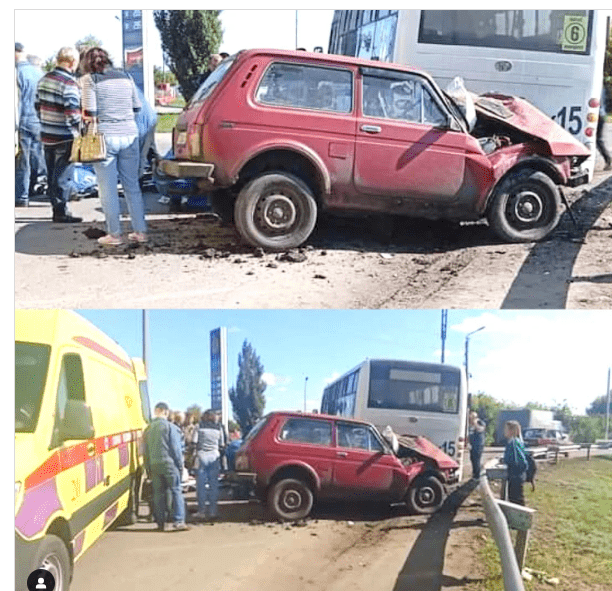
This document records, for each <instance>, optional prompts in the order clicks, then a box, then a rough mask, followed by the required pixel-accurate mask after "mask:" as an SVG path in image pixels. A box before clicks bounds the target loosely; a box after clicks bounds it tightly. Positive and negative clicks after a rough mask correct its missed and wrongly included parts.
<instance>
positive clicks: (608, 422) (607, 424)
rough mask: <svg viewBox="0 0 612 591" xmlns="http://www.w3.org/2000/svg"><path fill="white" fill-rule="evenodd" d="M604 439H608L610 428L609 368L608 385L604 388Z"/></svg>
mask: <svg viewBox="0 0 612 591" xmlns="http://www.w3.org/2000/svg"><path fill="white" fill-rule="evenodd" d="M606 394H607V395H606V441H608V435H609V432H610V431H609V428H610V368H608V386H607V388H606Z"/></svg>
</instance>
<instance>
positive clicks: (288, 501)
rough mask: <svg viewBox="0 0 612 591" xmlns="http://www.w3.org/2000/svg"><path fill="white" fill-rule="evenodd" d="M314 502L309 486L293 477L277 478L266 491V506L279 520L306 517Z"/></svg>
mask: <svg viewBox="0 0 612 591" xmlns="http://www.w3.org/2000/svg"><path fill="white" fill-rule="evenodd" d="M313 502H314V496H313V494H312V490H310V487H309V486H308V485H307V484H306V483H304V482H302V481H301V480H296V479H294V478H286V479H284V480H279V481H278V482H277V483H275V484H273V485H272V487H271V488H270V491H269V493H268V507H269V508H270V511H272V513H274V515H275V516H276V517H278V518H279V519H280V520H281V521H292V520H295V519H303V518H304V517H306V516H307V515H308V514H309V513H310V510H311V509H312V505H313Z"/></svg>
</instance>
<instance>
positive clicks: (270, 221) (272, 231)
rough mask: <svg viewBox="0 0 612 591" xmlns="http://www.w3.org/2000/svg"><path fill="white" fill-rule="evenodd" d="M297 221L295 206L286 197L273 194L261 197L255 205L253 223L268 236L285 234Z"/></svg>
mask: <svg viewBox="0 0 612 591" xmlns="http://www.w3.org/2000/svg"><path fill="white" fill-rule="evenodd" d="M297 219H298V209H297V207H296V204H295V203H294V202H293V201H292V199H291V198H290V197H288V196H287V195H283V194H282V193H277V192H275V193H273V194H270V195H265V196H263V197H262V198H261V199H260V200H259V202H258V203H257V209H256V211H255V223H256V224H257V226H258V227H259V229H260V230H261V231H262V232H264V233H266V234H269V235H278V234H285V233H287V232H289V231H290V230H291V228H292V227H293V226H294V225H295V223H296V221H297Z"/></svg>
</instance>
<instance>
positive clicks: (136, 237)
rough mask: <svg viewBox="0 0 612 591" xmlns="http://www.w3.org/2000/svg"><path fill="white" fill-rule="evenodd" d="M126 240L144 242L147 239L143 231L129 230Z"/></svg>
mask: <svg viewBox="0 0 612 591" xmlns="http://www.w3.org/2000/svg"><path fill="white" fill-rule="evenodd" d="M128 240H129V241H130V242H138V243H139V244H145V242H148V241H149V238H148V236H147V235H146V234H145V233H144V232H131V233H130V234H128Z"/></svg>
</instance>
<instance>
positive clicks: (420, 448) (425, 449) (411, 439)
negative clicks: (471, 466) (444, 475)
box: [397, 435, 459, 470]
mask: <svg viewBox="0 0 612 591" xmlns="http://www.w3.org/2000/svg"><path fill="white" fill-rule="evenodd" d="M397 441H398V443H399V445H400V446H403V447H407V448H408V449H410V450H412V451H414V452H416V453H417V454H418V455H420V456H423V457H425V458H429V459H431V460H433V461H434V462H436V464H437V465H438V467H439V468H440V469H442V470H443V469H454V468H458V467H459V464H458V463H457V462H455V460H453V459H452V458H451V457H450V456H448V455H447V454H445V453H444V452H443V451H442V450H441V449H440V448H439V447H438V446H437V445H434V444H433V443H432V442H431V441H429V439H427V438H426V437H421V436H420V435H398V436H397Z"/></svg>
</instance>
